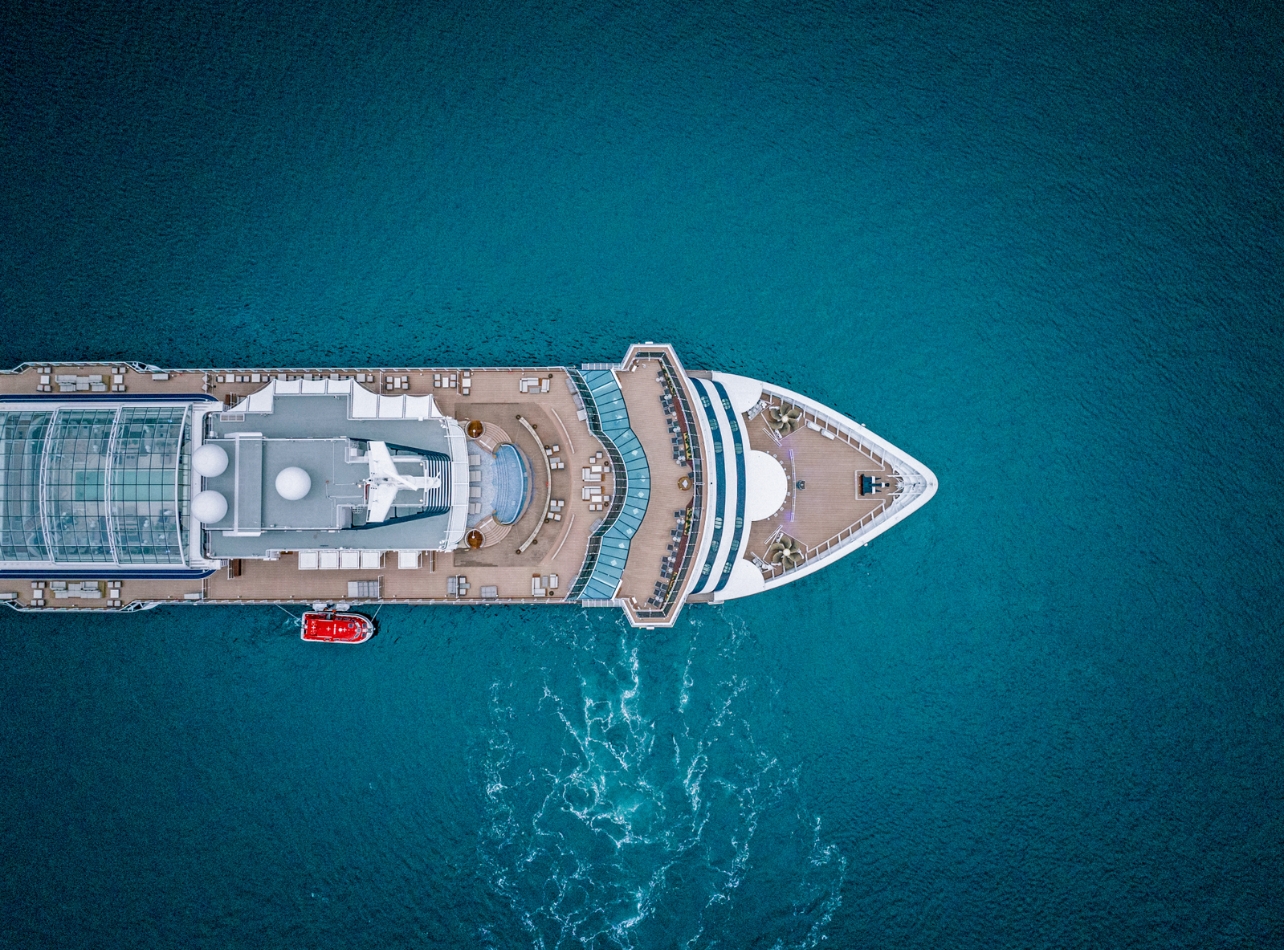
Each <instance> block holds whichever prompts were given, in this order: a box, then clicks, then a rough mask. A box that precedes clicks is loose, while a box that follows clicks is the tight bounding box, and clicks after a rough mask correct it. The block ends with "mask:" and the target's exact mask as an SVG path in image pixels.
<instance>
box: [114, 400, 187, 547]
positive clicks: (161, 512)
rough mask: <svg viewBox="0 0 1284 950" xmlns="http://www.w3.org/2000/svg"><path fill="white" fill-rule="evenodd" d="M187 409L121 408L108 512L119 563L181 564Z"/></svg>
mask: <svg viewBox="0 0 1284 950" xmlns="http://www.w3.org/2000/svg"><path fill="white" fill-rule="evenodd" d="M186 415H187V410H186V409H185V408H183V407H156V408H135V409H121V410H120V415H119V418H118V419H117V422H116V437H115V439H114V440H113V442H112V453H111V467H110V475H109V478H110V480H111V490H110V493H109V494H110V508H111V528H112V536H113V540H114V541H115V542H116V557H117V559H118V560H119V562H120V563H121V564H181V563H182V562H183V543H182V536H181V534H180V533H179V523H180V516H179V510H180V507H181V505H180V502H179V500H178V499H179V498H180V497H181V496H179V495H178V494H177V488H178V485H177V480H178V474H179V472H178V469H179V455H180V452H181V451H182V446H183V434H184V421H185V419H186Z"/></svg>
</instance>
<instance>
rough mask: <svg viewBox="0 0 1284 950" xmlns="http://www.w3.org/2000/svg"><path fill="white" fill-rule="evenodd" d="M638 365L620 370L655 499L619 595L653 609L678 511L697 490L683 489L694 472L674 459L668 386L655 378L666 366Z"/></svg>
mask: <svg viewBox="0 0 1284 950" xmlns="http://www.w3.org/2000/svg"><path fill="white" fill-rule="evenodd" d="M635 365H636V366H637V369H636V370H635V371H630V372H621V373H617V374H616V376H617V378H618V379H619V382H620V392H621V393H622V394H623V395H624V402H625V405H626V406H627V407H628V410H629V427H630V428H631V429H632V430H633V434H634V435H636V436H637V438H638V441H639V442H641V443H642V450H643V451H644V452H645V453H646V459H647V465H648V466H649V467H650V470H651V499H650V502H649V503H648V505H647V510H646V514H645V515H644V516H643V519H642V526H641V527H640V528H639V529H638V532H637V534H636V535H635V536H634V538H633V540H632V542H631V543H630V545H629V559H628V561H627V562H626V563H625V565H624V576H623V578H622V579H621V581H620V590H619V593H618V594H617V595H616V596H618V597H621V598H624V599H626V600H628V601H629V603H630V604H633V605H635V606H636V607H637V608H638V609H643V610H645V609H648V608H647V603H646V601H647V598H649V597H650V596H651V594H652V592H653V591H654V589H655V584H656V582H657V581H661V580H663V579H662V578H661V577H660V562H661V560H662V559H663V558H664V556H665V555H666V554H667V553H668V551H667V550H666V546H667V545H668V544H669V543H670V532H671V531H672V530H673V528H674V526H675V524H676V522H675V520H674V517H673V513H674V512H675V511H678V510H681V509H685V508H686V507H687V505H689V504H690V503H691V498H692V492H691V490H689V489H688V490H687V491H683V490H682V489H680V488H679V487H678V479H679V478H680V477H681V476H683V475H686V474H690V471H691V470H690V468H688V467H686V466H682V465H678V464H676V463H675V462H674V460H673V451H672V444H671V443H670V441H669V438H670V433H669V430H668V419H667V417H666V416H665V414H664V407H663V406H662V405H661V403H660V396H661V394H662V393H663V392H664V386H663V385H662V384H660V383H658V382H656V379H655V377H656V373H658V372H659V369H660V364H659V362H658V361H654V360H646V361H640V362H638V363H636V364H635ZM664 583H666V584H667V583H668V582H667V581H664Z"/></svg>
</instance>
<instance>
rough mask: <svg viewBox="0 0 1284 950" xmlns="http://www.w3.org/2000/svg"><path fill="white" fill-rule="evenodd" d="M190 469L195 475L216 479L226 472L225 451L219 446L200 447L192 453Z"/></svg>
mask: <svg viewBox="0 0 1284 950" xmlns="http://www.w3.org/2000/svg"><path fill="white" fill-rule="evenodd" d="M192 468H193V469H195V470H196V474H197V475H202V476H204V477H205V478H217V477H218V476H219V475H222V474H223V473H224V472H226V471H227V451H226V450H225V449H224V448H223V446H221V445H202V446H201V447H200V448H199V449H197V450H196V451H195V452H193V453H192Z"/></svg>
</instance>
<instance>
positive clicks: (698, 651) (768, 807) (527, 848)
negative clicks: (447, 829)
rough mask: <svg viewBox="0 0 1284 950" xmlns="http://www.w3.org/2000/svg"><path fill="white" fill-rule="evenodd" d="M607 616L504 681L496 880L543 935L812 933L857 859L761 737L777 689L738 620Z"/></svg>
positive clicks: (491, 823)
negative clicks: (523, 675) (747, 658)
mask: <svg viewBox="0 0 1284 950" xmlns="http://www.w3.org/2000/svg"><path fill="white" fill-rule="evenodd" d="M599 617H600V615H594V616H590V615H587V614H582V615H580V616H579V617H576V618H574V619H568V620H564V621H562V622H561V626H560V627H558V628H557V629H555V630H554V631H553V632H552V633H550V634H545V635H544V639H543V640H542V641H541V642H539V643H537V644H534V646H535V647H536V651H537V654H538V655H539V656H540V658H541V661H542V665H543V669H542V670H540V671H539V672H538V673H537V674H536V675H535V676H532V677H530V680H533V682H530V681H526V680H523V681H517V680H515V681H514V682H512V683H495V684H493V686H492V688H491V696H490V730H489V734H488V736H487V746H486V749H485V752H484V754H483V759H484V761H483V763H482V766H481V772H482V776H481V778H482V781H483V782H484V791H485V802H486V810H487V818H488V821H487V824H486V827H485V828H484V829H483V833H482V837H481V843H480V849H481V855H482V861H483V865H484V867H485V869H486V873H487V875H488V877H489V880H490V883H491V885H492V886H493V887H494V888H495V890H496V891H498V892H499V893H500V894H501V895H503V896H504V897H505V898H506V899H507V901H508V902H509V903H510V904H511V906H512V908H513V910H514V911H515V912H516V914H517V915H518V917H519V918H520V920H521V922H522V926H523V927H524V928H525V930H526V932H527V933H528V934H529V937H530V939H531V943H532V945H533V946H535V947H538V948H554V947H630V948H646V947H672V946H680V947H691V948H694V947H716V946H746V945H748V944H749V943H753V944H754V945H761V946H774V947H780V948H785V947H810V946H814V945H815V944H816V943H818V942H819V941H820V940H822V939H823V933H824V928H825V926H826V924H827V923H828V921H829V919H830V917H831V916H832V914H833V913H834V911H835V909H836V908H837V907H838V905H839V903H840V901H841V889H842V883H843V878H844V874H845V868H846V861H845V859H844V858H843V856H842V855H841V854H840V853H839V851H838V849H837V847H836V846H835V845H833V844H831V843H826V841H825V836H824V835H823V833H822V828H821V822H820V819H819V818H818V817H817V816H815V815H813V814H811V813H810V812H809V811H808V810H807V808H806V807H805V805H804V803H803V801H802V796H801V794H800V791H799V787H798V774H797V769H796V767H790V766H787V765H785V764H784V763H782V762H781V761H780V759H779V757H778V756H777V754H775V753H774V752H773V751H772V750H770V749H768V748H766V747H765V744H764V743H763V742H761V741H759V740H758V739H757V738H756V736H755V731H754V728H753V721H754V720H755V719H760V718H762V713H763V712H764V711H765V710H767V707H768V706H769V703H770V691H771V688H772V687H771V684H770V683H769V682H758V681H756V680H755V679H754V678H753V677H751V676H749V675H746V674H745V673H744V672H742V671H741V667H742V666H743V665H744V664H742V663H741V659H742V656H741V654H742V652H743V649H744V644H745V642H746V640H748V639H750V638H748V636H747V634H746V631H745V630H744V628H743V626H737V625H735V624H732V623H729V622H728V621H726V620H725V619H723V618H721V617H720V616H718V615H714V616H712V617H709V618H708V619H703V620H701V621H692V622H687V623H685V624H682V625H680V627H679V628H678V629H677V630H674V631H673V632H672V633H671V634H670V635H668V636H666V637H665V638H664V639H663V640H659V639H656V638H655V634H654V633H652V634H649V635H644V636H643V637H640V636H639V632H638V631H635V630H631V629H629V628H627V627H626V626H625V625H624V624H623V622H622V621H621V622H619V623H602V622H601V621H600V619H599ZM644 637H649V638H651V639H645V638H644Z"/></svg>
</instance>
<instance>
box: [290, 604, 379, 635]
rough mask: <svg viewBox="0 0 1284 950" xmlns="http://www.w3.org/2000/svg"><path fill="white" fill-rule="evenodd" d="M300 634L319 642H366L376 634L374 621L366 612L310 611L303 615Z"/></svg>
mask: <svg viewBox="0 0 1284 950" xmlns="http://www.w3.org/2000/svg"><path fill="white" fill-rule="evenodd" d="M299 636H301V637H302V638H303V639H304V640H314V641H316V642H317V643H365V642H366V641H367V640H369V639H370V638H371V637H373V636H374V621H372V620H371V619H370V618H369V617H367V616H365V615H364V614H341V613H336V612H335V611H333V610H325V611H317V612H311V611H309V612H308V613H305V614H304V615H303V632H302V633H301V634H299Z"/></svg>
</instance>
